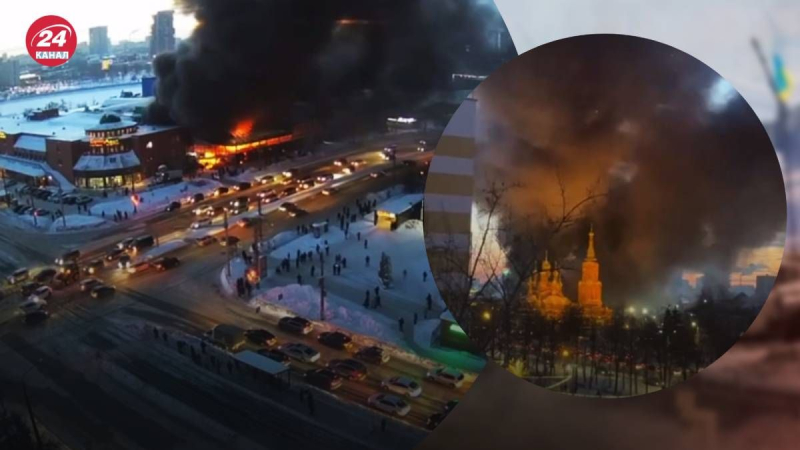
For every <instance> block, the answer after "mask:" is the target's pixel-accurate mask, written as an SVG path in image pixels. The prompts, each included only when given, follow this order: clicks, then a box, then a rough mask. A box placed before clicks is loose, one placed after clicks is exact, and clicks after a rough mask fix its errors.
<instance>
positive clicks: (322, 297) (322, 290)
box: [319, 276, 326, 321]
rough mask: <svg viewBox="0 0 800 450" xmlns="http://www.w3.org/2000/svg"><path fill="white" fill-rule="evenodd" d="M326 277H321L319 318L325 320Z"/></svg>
mask: <svg viewBox="0 0 800 450" xmlns="http://www.w3.org/2000/svg"><path fill="white" fill-rule="evenodd" d="M325 294H326V292H325V277H324V276H323V277H319V320H323V321H324V320H325Z"/></svg>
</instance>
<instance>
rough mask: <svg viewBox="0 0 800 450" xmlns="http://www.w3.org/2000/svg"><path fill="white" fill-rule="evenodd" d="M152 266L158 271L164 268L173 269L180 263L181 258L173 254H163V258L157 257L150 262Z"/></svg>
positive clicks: (162, 270)
mask: <svg viewBox="0 0 800 450" xmlns="http://www.w3.org/2000/svg"><path fill="white" fill-rule="evenodd" d="M152 265H153V267H155V269H156V270H157V271H159V272H164V271H165V270H169V269H174V268H176V267H178V266H180V265H181V260H180V259H178V258H176V257H174V256H165V257H164V258H159V259H157V260H155V261H153V263H152Z"/></svg>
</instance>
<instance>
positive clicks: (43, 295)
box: [31, 286, 53, 300]
mask: <svg viewBox="0 0 800 450" xmlns="http://www.w3.org/2000/svg"><path fill="white" fill-rule="evenodd" d="M52 296H53V290H52V289H50V286H42V287H40V288H37V289H36V290H35V291H33V294H31V297H36V298H40V299H42V300H47V299H48V298H50V297H52Z"/></svg>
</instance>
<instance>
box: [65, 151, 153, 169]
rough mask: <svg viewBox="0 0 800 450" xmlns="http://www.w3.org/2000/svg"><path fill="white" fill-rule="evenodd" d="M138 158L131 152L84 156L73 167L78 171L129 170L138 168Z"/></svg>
mask: <svg viewBox="0 0 800 450" xmlns="http://www.w3.org/2000/svg"><path fill="white" fill-rule="evenodd" d="M140 165H141V163H140V162H139V157H138V156H136V153H134V152H133V150H130V151H127V152H124V153H112V154H109V155H90V154H85V155H82V156H81V157H80V159H78V162H77V163H76V164H75V167H73V168H74V169H75V170H78V171H82V172H85V171H105V170H119V169H129V168H133V167H138V166H140Z"/></svg>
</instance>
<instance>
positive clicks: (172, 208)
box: [164, 202, 181, 212]
mask: <svg viewBox="0 0 800 450" xmlns="http://www.w3.org/2000/svg"><path fill="white" fill-rule="evenodd" d="M179 209H181V202H172V203H170V204H169V205H167V207H166V208H164V211H166V212H172V211H177V210H179Z"/></svg>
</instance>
